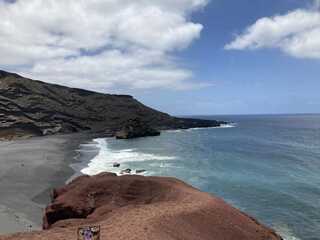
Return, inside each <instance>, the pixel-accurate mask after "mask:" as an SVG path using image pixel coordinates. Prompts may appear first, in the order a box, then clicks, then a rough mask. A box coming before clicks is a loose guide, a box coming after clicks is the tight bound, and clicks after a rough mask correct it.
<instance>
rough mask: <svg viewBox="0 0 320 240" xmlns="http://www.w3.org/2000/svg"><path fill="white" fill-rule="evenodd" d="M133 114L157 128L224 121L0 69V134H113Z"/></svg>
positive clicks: (132, 98) (215, 123)
mask: <svg viewBox="0 0 320 240" xmlns="http://www.w3.org/2000/svg"><path fill="white" fill-rule="evenodd" d="M134 118H139V119H141V120H142V121H143V122H145V123H147V124H149V125H150V126H152V127H155V128H157V129H159V130H163V129H180V128H192V127H217V126H220V124H222V123H224V122H218V121H215V120H201V119H187V118H177V117H173V116H170V115H169V114H166V113H163V112H160V111H157V110H155V109H152V108H150V107H148V106H146V105H144V104H142V103H141V102H139V101H138V100H136V99H135V98H134V97H132V96H130V95H115V94H106V93H99V92H94V91H90V90H84V89H79V88H70V87H65V86H61V85H57V84H51V83H46V82H42V81H39V80H32V79H29V78H25V77H23V76H20V75H18V74H16V73H10V72H6V71H2V70H0V138H5V139H12V138H16V137H26V136H44V135H51V134H56V133H72V132H80V131H95V132H102V131H104V132H109V133H110V134H114V133H115V131H117V130H118V129H119V128H121V126H122V125H123V124H124V123H125V122H126V121H128V120H130V119H134Z"/></svg>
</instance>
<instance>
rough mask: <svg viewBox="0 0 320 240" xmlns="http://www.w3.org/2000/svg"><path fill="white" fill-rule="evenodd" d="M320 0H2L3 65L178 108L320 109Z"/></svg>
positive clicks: (192, 111) (197, 111)
mask: <svg viewBox="0 0 320 240" xmlns="http://www.w3.org/2000/svg"><path fill="white" fill-rule="evenodd" d="M319 3H320V1H318V0H255V1H252V0H237V1H234V0H210V1H207V0H170V1H169V0H153V1H146V0H136V1H128V0H117V1H107V0H95V1H82V0H81V1H76V0H67V1H54V0H48V1H41V0H29V1H23V0H17V1H4V0H0V14H1V16H2V19H3V21H1V22H0V53H1V55H2V56H4V57H2V58H1V59H0V68H1V69H4V70H8V71H14V72H18V73H20V74H22V75H24V76H27V77H30V78H33V79H40V80H43V81H47V82H52V83H57V84H62V85H67V86H72V87H79V88H86V89H91V90H96V91H100V92H108V93H109V92H110V93H121V94H123V93H127V94H131V95H134V96H135V97H136V98H137V99H139V100H140V101H142V102H143V103H145V104H146V105H149V106H152V107H154V108H156V109H159V110H161V111H165V112H169V113H170V114H174V115H215V114H264V113H274V114H276V113H319V112H320V111H319V109H320V94H319V93H318V92H319V89H320V81H319V77H318V76H319V69H320V12H319Z"/></svg>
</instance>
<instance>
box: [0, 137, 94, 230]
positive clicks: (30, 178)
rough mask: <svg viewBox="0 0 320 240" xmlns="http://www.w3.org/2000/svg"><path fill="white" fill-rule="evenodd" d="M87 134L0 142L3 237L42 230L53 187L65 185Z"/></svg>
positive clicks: (0, 220) (0, 212)
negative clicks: (45, 210) (77, 150)
mask: <svg viewBox="0 0 320 240" xmlns="http://www.w3.org/2000/svg"><path fill="white" fill-rule="evenodd" d="M86 140H89V137H88V136H87V135H85V134H72V135H71V134H70V135H56V136H48V137H35V138H31V139H26V140H17V141H8V142H0V193H1V194H0V235H1V234H8V233H14V232H21V231H30V230H40V229H41V228H42V216H43V210H44V208H45V206H46V205H47V204H48V203H49V202H50V191H51V189H52V188H55V187H61V186H63V185H64V184H65V182H66V180H68V179H69V178H70V177H71V176H72V174H73V173H74V171H73V170H72V169H71V168H70V166H69V165H70V163H72V161H74V157H75V155H76V154H77V153H76V151H75V149H77V148H78V146H79V144H80V143H81V142H84V141H86Z"/></svg>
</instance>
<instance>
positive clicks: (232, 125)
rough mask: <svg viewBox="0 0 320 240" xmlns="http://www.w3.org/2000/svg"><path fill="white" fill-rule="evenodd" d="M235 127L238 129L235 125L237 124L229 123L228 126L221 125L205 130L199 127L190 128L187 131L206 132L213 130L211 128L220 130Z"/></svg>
mask: <svg viewBox="0 0 320 240" xmlns="http://www.w3.org/2000/svg"><path fill="white" fill-rule="evenodd" d="M234 127H236V124H235V123H227V124H221V125H220V126H218V127H204V128H200V127H197V128H189V129H187V130H186V131H194V130H205V129H211V128H215V129H219V128H234Z"/></svg>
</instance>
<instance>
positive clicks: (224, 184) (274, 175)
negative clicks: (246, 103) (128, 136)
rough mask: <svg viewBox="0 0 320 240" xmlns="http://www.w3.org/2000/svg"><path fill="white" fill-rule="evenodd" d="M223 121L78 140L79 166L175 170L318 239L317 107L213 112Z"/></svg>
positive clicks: (272, 222)
mask: <svg viewBox="0 0 320 240" xmlns="http://www.w3.org/2000/svg"><path fill="white" fill-rule="evenodd" d="M202 118H205V119H219V120H226V121H229V122H233V123H234V126H233V127H230V126H225V127H223V128H207V129H191V130H178V131H164V132H162V134H161V136H159V137H152V138H141V139H134V140H115V139H95V140H93V141H92V142H91V143H88V144H83V145H81V147H80V149H79V154H80V155H79V156H80V158H79V161H80V164H75V165H74V168H75V169H76V170H78V171H82V173H86V174H95V173H99V172H101V171H115V172H119V170H117V169H115V168H113V167H112V164H113V163H114V162H118V163H121V168H120V169H124V168H131V169H133V171H135V170H136V169H145V170H147V172H146V173H145V175H160V176H174V177H177V178H180V179H182V180H184V181H186V182H188V183H189V184H192V185H193V186H195V187H198V188H200V189H201V190H203V191H206V192H209V193H213V194H215V195H217V196H219V197H222V198H224V199H225V200H226V201H227V202H229V203H231V204H233V205H234V206H236V207H237V208H239V209H241V210H243V211H245V212H247V213H248V214H250V215H252V216H254V217H256V218H257V219H258V220H259V221H261V222H263V223H265V224H267V225H269V226H271V227H273V228H274V229H276V230H277V231H278V232H279V233H280V234H281V235H282V236H283V237H284V238H285V239H287V240H296V239H301V240H311V239H312V240H315V239H320V115H265V116H263V115H259V116H212V117H208V116H206V117H202Z"/></svg>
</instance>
